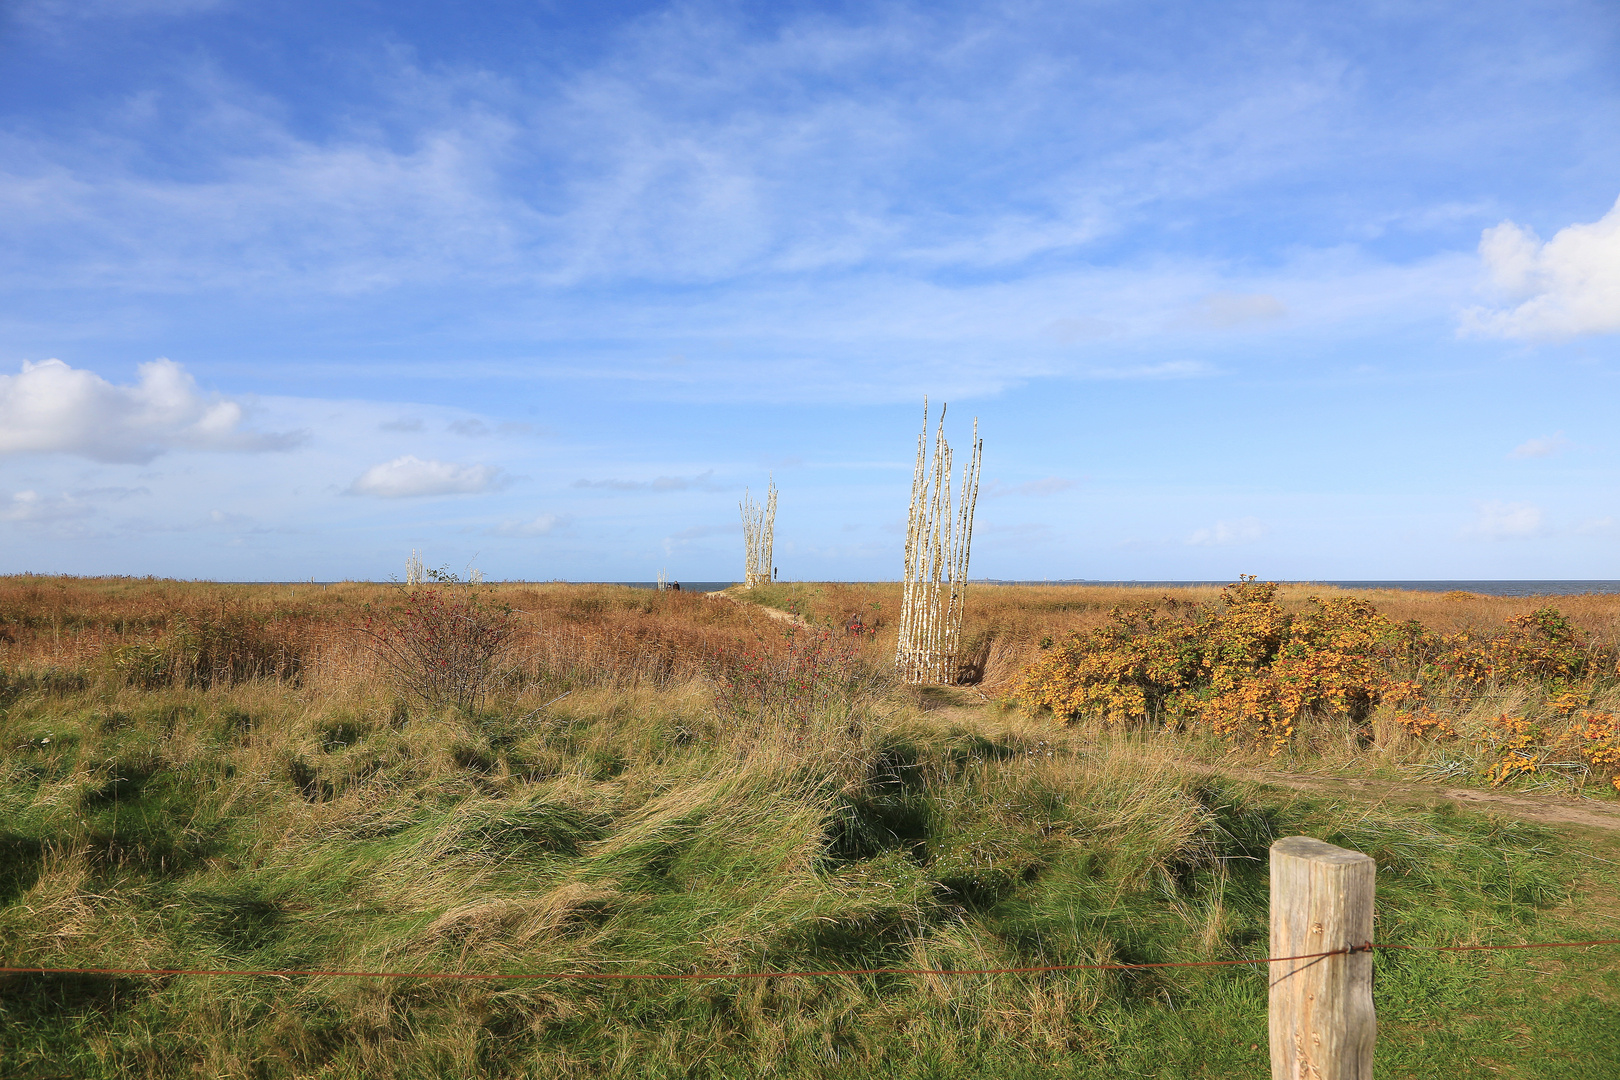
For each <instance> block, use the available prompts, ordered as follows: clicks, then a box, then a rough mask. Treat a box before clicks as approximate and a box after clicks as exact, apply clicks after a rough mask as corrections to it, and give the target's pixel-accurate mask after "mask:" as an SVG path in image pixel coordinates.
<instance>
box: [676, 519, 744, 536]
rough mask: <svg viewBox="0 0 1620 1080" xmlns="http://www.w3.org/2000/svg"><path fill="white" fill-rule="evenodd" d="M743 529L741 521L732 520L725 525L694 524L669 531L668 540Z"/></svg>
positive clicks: (713, 534)
mask: <svg viewBox="0 0 1620 1080" xmlns="http://www.w3.org/2000/svg"><path fill="white" fill-rule="evenodd" d="M742 531H743V527H742V522H740V521H733V522H728V523H727V524H725V525H694V526H692V527H691V528H690V529H682V530H681V531H680V532H678V533H671V534H670V535H669V536H668V537H667V538H666V539H669V540H702V539H704V538H706V537H710V536H731V535H733V534H734V533H741V532H742Z"/></svg>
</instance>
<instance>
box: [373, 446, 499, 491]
mask: <svg viewBox="0 0 1620 1080" xmlns="http://www.w3.org/2000/svg"><path fill="white" fill-rule="evenodd" d="M500 473H501V470H500V469H498V468H496V467H495V466H493V465H456V464H452V463H451V462H448V461H431V460H429V461H424V460H422V459H421V458H419V457H417V456H416V455H415V454H406V455H405V456H404V457H397V458H395V459H394V460H393V461H385V462H383V463H382V464H380V465H373V466H372V467H371V468H369V469H367V470H366V471H365V472H363V473H361V474H360V476H359V478H358V479H356V480H355V482H354V483H352V484H350V485H349V494H350V495H376V496H378V497H379V498H383V499H408V498H414V497H416V496H420V495H476V494H478V493H480V492H484V491H498V490H499V489H501V488H503V487H505V486H506V480H505V478H504V477H502V476H501V475H500Z"/></svg>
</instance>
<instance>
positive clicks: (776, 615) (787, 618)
mask: <svg viewBox="0 0 1620 1080" xmlns="http://www.w3.org/2000/svg"><path fill="white" fill-rule="evenodd" d="M703 595H704V596H707V597H708V598H709V599H710V600H724V601H726V602H727V603H731V604H740V605H741V606H743V607H750V608H753V609H754V610H755V611H763V612H764V613H765V614H767V615H769V616H770V617H771V618H773V619H775V620H776V621H777V622H785V623H792V624H793V625H794V626H805V627H808V626H809V625H810V624H809V623H807V622H805V621H804V620H803V619H801V618H799V616H797V615H794V614H792V613H791V612H787V611H778V610H777V609H776V608H773V607H766V606H765V605H764V604H752V603H749V602H748V601H747V600H741V599H738V598H737V597H735V596H732V595H731V594H730V593H728V592H711V593H704V594H703Z"/></svg>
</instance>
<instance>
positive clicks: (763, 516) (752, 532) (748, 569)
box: [740, 477, 776, 589]
mask: <svg viewBox="0 0 1620 1080" xmlns="http://www.w3.org/2000/svg"><path fill="white" fill-rule="evenodd" d="M769 484H770V486H769V488H768V489H767V490H766V493H765V505H764V506H760V505H759V504H758V503H756V502H754V501H753V500H752V499H750V498H749V497H748V491H747V489H744V490H743V501H742V504H741V507H740V509H741V510H742V524H743V586H744V587H745V588H749V589H752V588H753V587H754V586H755V585H760V584H764V583H766V582H769V581H770V580H771V567H772V565H773V564H772V562H771V557H772V555H773V554H774V553H773V551H772V545H773V544H774V542H775V539H776V479H775V478H774V477H772V478H771V480H770V481H769Z"/></svg>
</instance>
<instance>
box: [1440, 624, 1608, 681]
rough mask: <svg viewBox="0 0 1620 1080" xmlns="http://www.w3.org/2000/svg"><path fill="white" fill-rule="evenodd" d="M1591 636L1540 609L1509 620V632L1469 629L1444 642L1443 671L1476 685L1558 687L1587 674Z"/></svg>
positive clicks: (1441, 656)
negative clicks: (1517, 684) (1484, 634)
mask: <svg viewBox="0 0 1620 1080" xmlns="http://www.w3.org/2000/svg"><path fill="white" fill-rule="evenodd" d="M1591 661H1592V655H1591V649H1590V644H1589V642H1588V639H1587V636H1586V635H1585V634H1583V633H1582V632H1581V631H1580V630H1579V629H1577V628H1576V627H1575V625H1574V624H1573V623H1571V622H1570V621H1569V619H1568V618H1566V617H1565V616H1564V615H1562V614H1560V613H1559V612H1558V611H1557V609H1555V608H1550V607H1546V608H1540V609H1538V610H1536V611H1532V612H1530V613H1529V614H1526V615H1514V616H1512V617H1510V618H1509V619H1508V620H1507V630H1506V632H1505V633H1501V634H1495V635H1490V636H1483V635H1480V634H1478V633H1476V632H1474V631H1469V630H1464V631H1462V632H1461V633H1458V634H1454V635H1452V636H1450V637H1449V638H1447V639H1446V640H1445V649H1444V651H1443V653H1442V654H1441V655H1439V656H1438V657H1437V658H1436V661H1435V667H1436V669H1437V670H1438V671H1440V672H1443V673H1444V674H1447V675H1450V676H1452V677H1454V678H1457V679H1462V680H1465V681H1468V682H1472V683H1476V684H1490V685H1498V686H1500V685H1506V684H1512V683H1531V682H1544V683H1552V684H1554V685H1555V686H1560V685H1561V684H1563V683H1565V682H1568V681H1571V680H1574V679H1578V678H1580V677H1581V676H1583V675H1585V674H1587V673H1588V670H1589V668H1591V667H1592V666H1593V665H1592V663H1591Z"/></svg>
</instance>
